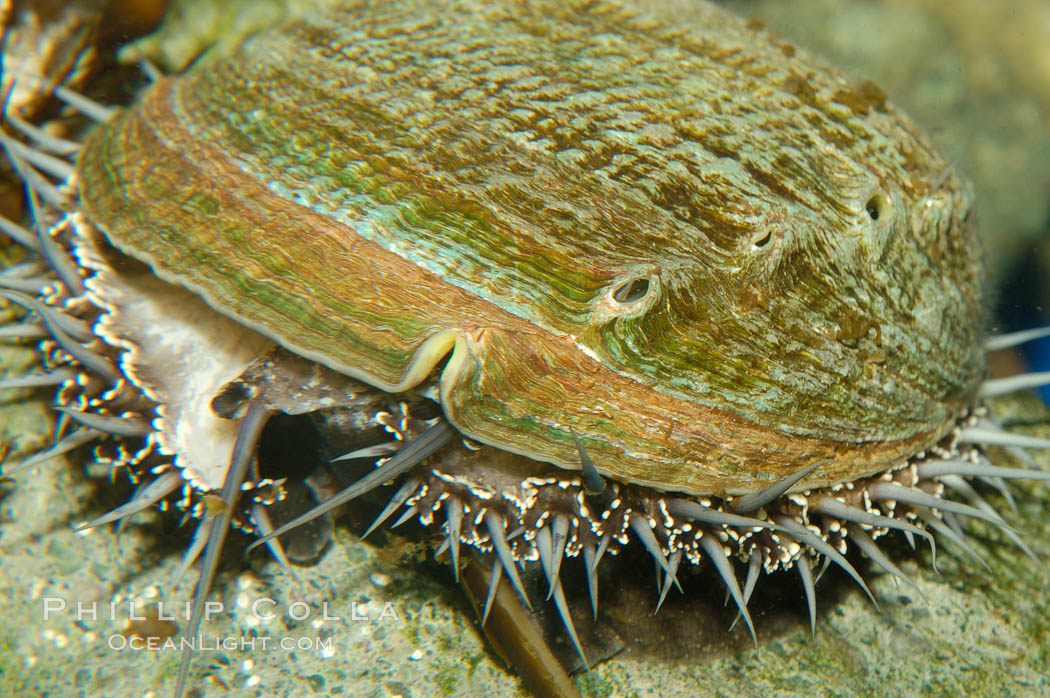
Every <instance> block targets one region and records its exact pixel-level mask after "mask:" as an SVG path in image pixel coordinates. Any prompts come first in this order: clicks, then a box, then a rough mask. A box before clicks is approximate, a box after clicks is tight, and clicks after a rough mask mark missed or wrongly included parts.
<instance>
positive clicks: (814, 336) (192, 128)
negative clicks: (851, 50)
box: [77, 0, 984, 493]
mask: <svg viewBox="0 0 1050 698" xmlns="http://www.w3.org/2000/svg"><path fill="white" fill-rule="evenodd" d="M77 175H78V181H79V187H80V197H81V202H82V208H83V210H84V212H85V213H86V214H87V216H88V217H89V218H90V219H91V220H92V221H93V222H94V223H95V224H96V225H97V226H98V227H99V228H100V229H101V230H103V231H104V233H105V234H106V235H107V236H108V238H109V239H110V240H111V241H112V242H113V244H115V245H116V246H117V247H118V248H119V249H121V250H122V251H124V252H126V253H128V254H130V255H132V256H134V257H137V258H139V259H140V260H142V261H144V262H146V263H148V264H149V265H151V266H152V267H153V269H154V270H155V272H156V273H157V274H158V275H159V276H161V277H162V278H164V279H167V280H170V281H174V282H177V283H179V284H181V285H183V286H185V287H186V288H188V289H190V290H192V291H194V292H196V293H198V294H200V295H201V296H202V297H203V298H204V299H205V300H206V301H207V302H208V303H209V304H210V305H211V306H212V307H214V308H215V309H217V310H219V311H220V312H222V313H224V314H226V315H228V316H229V317H231V318H234V319H235V320H237V321H238V322H241V323H243V324H245V325H247V326H248V327H251V328H253V329H256V330H258V331H259V332H261V333H262V334H264V335H265V336H267V337H269V338H271V339H273V340H275V341H276V342H278V343H279V344H281V345H283V346H284V347H286V348H288V349H290V350H292V351H294V352H296V353H297V354H300V355H302V356H304V357H307V358H310V359H312V360H315V361H318V362H321V363H323V364H325V365H327V366H329V367H331V368H333V369H335V370H338V371H341V372H344V373H346V374H349V375H351V376H353V377H355V378H359V379H361V380H364V381H366V382H368V383H370V384H372V385H375V386H377V387H380V388H383V389H386V390H390V391H399V390H404V389H407V388H409V387H411V386H413V385H416V384H418V383H419V382H420V381H421V380H423V379H424V378H425V377H426V376H427V375H429V374H430V373H431V372H432V370H434V369H435V368H436V367H439V366H440V362H441V361H446V363H445V364H444V366H443V367H441V368H440V370H441V371H442V373H441V402H442V406H443V408H444V410H445V413H446V415H447V416H448V418H449V419H450V420H451V421H452V423H453V424H454V425H455V426H456V427H457V428H458V429H459V430H460V431H462V432H463V433H464V434H466V435H469V436H470V437H472V438H475V439H477V440H479V441H482V442H485V443H489V444H492V445H495V446H498V447H499V448H502V449H505V450H509V451H513V452H517V453H521V454H524V455H527V456H529V457H532V458H535V459H538V460H543V461H548V462H551V463H555V464H557V465H560V466H563V467H568V468H578V467H579V465H578V462H579V457H578V454H577V451H576V448H575V446H574V444H573V440H572V437H571V434H570V429H572V430H574V431H575V432H576V433H577V434H579V435H580V437H581V439H582V441H583V443H584V445H585V447H586V449H587V451H588V453H589V454H590V455H591V457H592V459H593V460H594V462H595V463H596V465H597V467H598V469H599V470H600V471H602V472H604V473H606V474H611V475H613V476H616V477H619V478H621V479H624V480H627V481H631V482H637V483H643V484H650V485H653V486H655V487H658V488H659V489H662V490H681V491H690V492H696V493H722V492H730V493H738V492H745V491H753V490H756V489H758V488H760V487H762V486H763V485H765V484H768V482H770V481H772V480H775V479H778V478H780V477H783V476H784V475H786V474H788V473H791V472H794V471H796V470H798V469H799V468H801V467H804V466H805V465H807V464H810V463H812V462H814V461H818V460H820V461H827V462H826V463H824V465H822V466H821V468H820V469H819V470H818V472H817V473H816V474H815V475H814V476H812V477H811V478H810V479H808V480H807V481H806V482H805V483H804V484H806V485H810V486H816V485H820V484H827V483H830V482H837V481H841V480H846V479H854V478H857V477H861V476H864V475H868V474H871V473H874V472H877V471H879V470H882V469H885V468H886V467H889V466H891V465H894V464H896V463H899V462H901V461H902V460H903V459H904V458H906V457H907V456H909V455H912V454H914V453H916V452H918V451H921V450H922V449H924V448H926V447H928V446H929V445H931V444H932V443H934V442H936V441H937V440H938V439H939V438H940V437H941V436H943V435H944V433H945V432H946V431H947V430H948V429H949V428H950V427H951V426H952V424H953V422H954V420H955V418H956V417H957V416H958V415H959V414H960V413H961V412H962V411H963V410H964V409H965V407H966V406H967V405H968V404H969V403H970V401H971V400H972V398H973V395H974V393H975V391H976V388H977V385H978V383H979V381H980V379H981V378H982V375H983V372H984V363H983V361H984V359H983V354H982V350H981V341H980V335H981V324H982V323H981V320H982V310H981V301H980V277H981V266H980V259H979V255H978V253H977V243H976V240H975V236H974V231H973V226H972V222H971V221H972V216H970V194H969V189H968V186H967V184H966V183H965V182H963V181H962V180H961V179H960V178H959V177H958V176H957V175H956V174H955V173H954V172H953V171H952V169H951V168H950V167H949V166H948V164H947V163H946V162H945V161H944V160H943V159H942V158H941V157H939V156H938V155H937V154H936V153H935V152H934V151H933V149H932V147H931V146H930V144H929V143H928V142H927V140H926V139H925V137H924V136H923V135H922V134H921V133H920V132H919V130H918V129H917V128H916V126H915V125H914V124H913V123H912V122H911V121H909V120H908V119H907V118H906V117H904V116H902V115H901V114H900V113H899V112H897V111H896V110H895V109H894V108H893V107H892V106H891V105H890V104H888V103H887V102H886V99H885V96H884V95H883V94H882V93H881V92H880V91H879V90H878V88H877V87H875V86H874V85H871V84H870V83H858V82H856V81H853V80H850V79H847V78H846V77H844V76H842V75H841V74H839V73H837V72H835V71H833V70H831V69H830V68H828V67H827V66H825V65H823V64H822V63H820V62H819V61H817V60H815V59H813V58H811V57H809V56H806V55H805V54H804V53H803V52H801V51H797V50H796V49H795V48H794V47H792V46H790V45H788V44H786V43H784V42H782V41H780V40H778V39H776V37H774V36H772V35H771V34H769V33H768V32H766V31H764V30H761V29H756V28H753V27H751V26H748V25H745V24H744V23H743V22H742V21H740V20H739V19H737V18H735V17H732V16H730V15H728V14H726V13H725V12H723V11H722V10H720V9H719V8H717V7H715V6H713V5H709V4H705V3H640V4H639V3H636V4H611V3H607V2H588V3H573V2H570V3H541V2H525V3H521V2H491V3H489V2H486V3H481V2H462V3H453V2H440V1H439V2H431V1H427V2H422V1H412V0H406V1H402V0H397V1H394V2H381V3H380V2H376V3H346V4H345V6H344V7H342V8H340V11H339V12H338V13H335V14H332V15H324V16H318V17H316V18H311V19H310V20H308V21H307V20H303V21H298V22H296V23H293V24H290V25H287V26H285V27H282V28H281V29H280V30H279V31H275V32H272V33H268V34H265V35H260V36H257V37H255V38H254V39H252V40H251V41H249V42H247V43H246V44H245V45H244V46H243V47H242V48H241V49H240V50H239V52H237V53H236V54H234V55H232V56H230V57H228V58H225V59H223V60H220V61H217V62H214V63H211V64H209V65H207V66H205V67H203V68H201V69H199V70H196V71H191V72H190V73H189V74H187V75H184V76H181V77H178V78H173V79H167V80H163V81H161V82H159V83H158V84H156V85H154V86H153V87H152V88H151V89H149V90H148V91H147V92H146V93H145V94H144V95H143V96H142V97H141V99H140V100H139V101H138V103H137V104H136V105H135V106H133V107H132V108H130V109H127V110H125V111H124V112H122V113H121V114H120V115H119V116H118V117H117V118H115V119H114V120H112V121H111V122H109V123H107V124H105V125H104V126H102V127H100V128H99V129H98V130H97V131H96V132H95V133H94V134H93V135H92V136H91V137H90V139H89V141H88V143H87V144H86V146H85V148H84V150H83V152H82V154H81V156H80V158H79V162H78V172H77ZM450 352H451V354H450Z"/></svg>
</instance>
